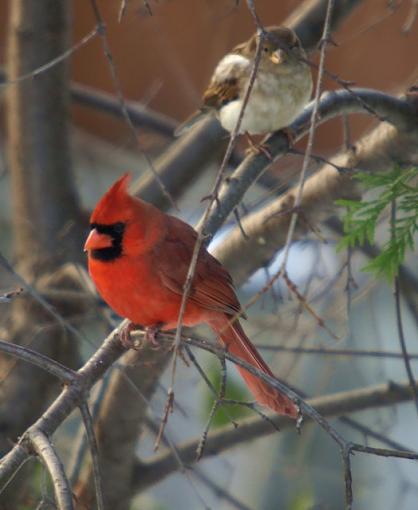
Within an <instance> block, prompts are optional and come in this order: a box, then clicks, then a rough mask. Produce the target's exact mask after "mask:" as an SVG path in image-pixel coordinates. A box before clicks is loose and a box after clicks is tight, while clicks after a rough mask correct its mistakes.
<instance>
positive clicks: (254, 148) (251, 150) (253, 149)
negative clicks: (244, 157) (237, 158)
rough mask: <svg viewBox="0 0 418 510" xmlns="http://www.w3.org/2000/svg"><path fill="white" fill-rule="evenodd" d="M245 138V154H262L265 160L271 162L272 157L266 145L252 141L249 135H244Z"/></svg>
mask: <svg viewBox="0 0 418 510" xmlns="http://www.w3.org/2000/svg"><path fill="white" fill-rule="evenodd" d="M245 137H246V138H247V141H248V145H249V147H248V149H247V150H246V151H245V152H246V153H247V154H250V155H251V154H264V156H266V158H267V159H268V160H270V161H273V156H272V154H271V152H270V149H269V148H268V147H267V145H265V144H263V143H262V142H261V143H258V142H256V141H254V139H253V138H252V136H251V135H250V134H249V133H245Z"/></svg>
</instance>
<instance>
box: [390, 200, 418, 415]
mask: <svg viewBox="0 0 418 510" xmlns="http://www.w3.org/2000/svg"><path fill="white" fill-rule="evenodd" d="M390 223H391V236H392V237H394V236H395V235H396V233H395V224H396V201H395V200H393V201H392V205H391V221H390ZM394 295H395V310H396V325H397V328H398V337H399V343H400V345H401V350H402V355H403V359H404V363H405V369H406V373H407V376H408V379H409V383H410V385H411V390H412V392H413V394H414V400H415V407H416V410H417V413H418V390H417V388H416V386H415V382H414V373H413V371H412V366H411V362H410V359H409V356H408V350H407V347H406V342H405V335H404V331H403V323H402V312H401V298H400V292H399V277H398V275H395V277H394Z"/></svg>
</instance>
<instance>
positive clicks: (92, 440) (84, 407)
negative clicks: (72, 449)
mask: <svg viewBox="0 0 418 510" xmlns="http://www.w3.org/2000/svg"><path fill="white" fill-rule="evenodd" d="M80 412H81V416H82V417H83V422H84V427H85V429H86V435H87V439H88V443H89V446H90V453H91V460H92V466H93V478H94V487H95V490H96V503H97V510H104V503H103V490H102V478H101V474H100V462H99V452H98V448H97V441H96V436H95V434H94V428H93V419H92V417H91V414H90V410H89V406H88V404H87V403H86V402H82V403H81V405H80Z"/></svg>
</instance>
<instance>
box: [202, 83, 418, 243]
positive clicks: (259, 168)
mask: <svg viewBox="0 0 418 510" xmlns="http://www.w3.org/2000/svg"><path fill="white" fill-rule="evenodd" d="M364 105H366V106H367V107H369V108H372V109H373V111H375V112H377V113H378V114H379V115H381V116H382V117H384V118H385V119H386V120H387V121H388V122H390V123H392V124H393V125H394V126H396V128H398V129H399V130H402V131H405V132H406V131H409V130H414V129H415V130H418V123H417V118H416V114H415V111H414V108H412V107H411V105H410V103H409V102H408V101H407V100H406V99H405V100H404V99H399V98H397V97H394V96H390V95H388V94H384V93H383V92H379V91H376V90H370V89H352V90H350V91H347V90H338V91H333V92H326V93H325V94H323V95H322V96H321V100H320V104H319V110H318V121H317V124H318V125H319V124H322V123H324V122H326V121H327V120H330V119H332V118H334V117H336V116H339V115H342V114H348V113H363V114H369V113H370V112H368V111H367V110H366V109H365V106H364ZM314 106H315V105H314V103H313V102H312V103H310V105H309V106H308V107H307V108H305V110H304V111H303V112H302V113H301V114H300V115H299V117H298V118H297V119H296V120H295V121H294V122H293V124H292V125H291V126H290V129H291V131H292V133H294V137H295V140H299V139H300V138H302V137H303V136H304V135H305V134H306V133H307V132H308V130H309V127H310V118H311V116H312V111H313V109H314ZM263 145H265V147H266V148H267V150H268V151H269V152H270V154H271V155H272V156H273V158H274V159H277V158H279V157H280V156H284V155H285V154H286V153H287V151H288V148H289V141H288V137H287V135H286V134H285V133H283V132H281V131H278V132H277V133H274V134H273V135H271V136H269V137H268V138H267V139H266V140H265V141H264V142H263ZM270 165H271V160H270V159H269V158H267V156H266V155H265V154H263V153H261V154H257V155H251V156H249V157H247V158H245V160H244V161H243V162H242V163H241V164H240V165H239V167H238V168H237V169H236V170H235V171H234V172H233V174H232V175H231V176H230V178H229V179H228V182H227V184H225V185H224V186H223V188H222V190H221V192H220V194H219V202H218V203H217V204H215V205H214V207H213V209H212V213H211V216H210V217H209V220H208V223H207V228H208V231H209V232H216V231H217V230H218V229H219V227H220V226H221V225H222V224H223V223H224V222H225V220H226V218H227V217H228V215H229V214H230V213H231V212H232V211H233V210H234V208H235V207H236V206H237V205H238V204H239V203H240V202H241V200H242V198H243V196H244V194H245V193H246V191H247V190H248V188H249V187H250V186H251V185H252V184H254V183H255V182H256V180H257V179H258V178H259V177H260V175H261V174H263V173H264V172H265V171H266V170H267V168H268V167H269V166H270ZM336 166H337V167H340V168H341V167H342V168H345V167H349V166H350V167H351V166H352V165H348V164H346V165H343V164H337V165H336ZM334 171H335V172H336V176H338V175H339V174H338V172H337V171H336V169H335V168H334ZM341 179H342V180H347V179H346V177H345V176H344V174H343V173H342V175H341ZM293 195H294V192H292V196H293ZM292 205H293V204H292ZM245 224H246V221H245V220H244V221H243V224H242V226H243V228H244V231H245V232H247V230H246V228H245ZM247 234H248V232H247Z"/></svg>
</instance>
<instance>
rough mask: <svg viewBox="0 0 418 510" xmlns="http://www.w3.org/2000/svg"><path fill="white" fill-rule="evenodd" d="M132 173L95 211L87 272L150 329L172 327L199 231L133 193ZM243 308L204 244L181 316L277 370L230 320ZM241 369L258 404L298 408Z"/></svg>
mask: <svg viewBox="0 0 418 510" xmlns="http://www.w3.org/2000/svg"><path fill="white" fill-rule="evenodd" d="M129 179H130V177H129V175H124V176H123V177H122V178H121V179H119V180H118V181H116V182H115V183H114V184H113V186H112V187H111V188H110V189H109V191H108V192H107V193H106V194H105V195H104V196H103V198H102V199H101V200H100V201H99V203H98V204H97V206H96V208H95V210H94V211H93V214H92V215H91V218H90V226H91V232H90V234H89V236H88V238H87V241H86V243H85V245H84V250H85V251H87V252H88V264H89V272H90V275H91V277H92V278H93V280H94V283H95V284H96V287H97V290H98V291H99V293H100V294H101V296H102V297H103V299H104V300H105V301H106V302H107V304H108V305H109V306H110V307H111V308H112V309H113V310H114V311H115V312H116V313H117V314H119V315H120V316H122V317H126V318H127V319H129V320H130V321H131V322H132V323H133V324H140V325H141V326H143V327H145V328H149V329H150V330H154V331H155V330H156V329H157V328H158V329H162V330H173V329H175V328H176V327H177V320H178V315H179V310H180V304H181V300H182V293H183V285H184V282H185V280H186V275H187V272H188V269H189V265H190V260H191V257H192V253H193V248H194V245H195V242H196V239H197V233H196V231H195V230H194V229H193V228H192V227H191V226H190V225H188V224H187V223H184V222H183V221H181V220H179V219H178V218H175V217H174V216H169V215H168V214H165V213H163V212H162V211H160V210H159V209H157V208H155V207H154V206H153V205H151V204H148V203H146V202H144V201H143V200H139V199H138V198H134V197H132V196H130V195H129V193H128V190H127V187H128V183H129ZM240 310H241V307H240V304H239V301H238V298H237V296H236V294H235V291H234V288H233V286H232V279H231V276H230V275H229V274H228V272H227V271H226V270H225V269H224V268H223V267H222V265H221V264H220V262H218V261H217V260H216V259H215V258H214V257H212V255H210V253H208V252H207V250H206V249H205V248H204V247H202V248H201V251H200V254H199V259H198V262H197V267H196V272H195V276H194V278H193V283H192V287H191V291H190V294H189V297H188V301H187V306H186V311H185V314H184V317H183V324H184V325H185V326H195V325H197V324H202V323H205V324H207V325H208V326H210V327H211V328H212V330H213V331H214V332H215V333H216V334H217V335H218V336H219V338H220V339H221V340H222V342H223V343H224V344H225V346H226V347H227V349H228V351H229V352H230V353H231V354H234V355H235V356H238V357H240V358H241V359H242V360H244V361H246V362H247V363H250V364H251V365H253V366H254V367H256V368H258V369H260V370H262V371H263V372H264V373H266V374H269V375H273V374H272V372H271V371H270V369H269V367H268V366H267V364H266V363H265V361H264V360H263V358H262V357H261V356H260V354H259V353H258V352H257V350H256V349H255V347H254V346H253V344H252V343H251V342H250V340H249V339H248V338H247V336H246V335H245V333H244V331H243V329H242V327H241V325H240V323H239V321H238V320H235V321H233V322H232V324H231V322H230V321H231V318H232V317H233V316H234V315H235V314H236V313H237V312H239V311H240ZM238 370H239V371H240V373H241V376H242V377H243V378H244V380H245V382H246V383H247V386H248V388H249V389H250V391H251V392H252V394H253V395H254V397H255V398H256V400H257V402H258V403H259V404H262V405H264V406H267V407H269V408H270V409H272V410H273V411H276V412H277V413H279V414H284V415H288V416H291V417H293V418H295V417H296V416H297V408H296V406H295V405H294V404H293V402H291V401H290V400H289V399H288V398H287V397H286V396H284V395H282V394H281V393H280V392H278V391H277V390H275V389H274V388H272V387H271V386H269V385H268V384H266V383H265V382H263V381H262V380H261V379H259V378H258V377H255V376H254V375H252V374H250V373H249V372H248V371H246V370H245V369H243V368H241V367H238Z"/></svg>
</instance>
